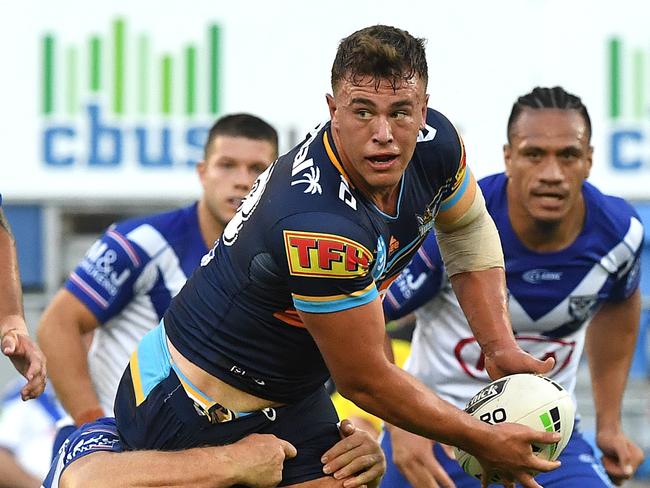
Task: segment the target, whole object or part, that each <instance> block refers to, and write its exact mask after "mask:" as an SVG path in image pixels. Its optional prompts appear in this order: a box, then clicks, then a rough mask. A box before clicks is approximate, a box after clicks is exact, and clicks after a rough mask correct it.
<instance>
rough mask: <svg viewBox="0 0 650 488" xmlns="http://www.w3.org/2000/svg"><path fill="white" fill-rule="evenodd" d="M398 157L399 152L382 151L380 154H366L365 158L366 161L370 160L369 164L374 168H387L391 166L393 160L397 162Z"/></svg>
mask: <svg viewBox="0 0 650 488" xmlns="http://www.w3.org/2000/svg"><path fill="white" fill-rule="evenodd" d="M398 157H399V154H395V153H382V154H373V155H372V156H368V157H367V158H366V160H367V161H369V162H370V165H371V166H372V167H373V168H374V169H380V170H381V169H388V168H389V167H391V166H392V165H393V164H394V163H395V162H397V158H398Z"/></svg>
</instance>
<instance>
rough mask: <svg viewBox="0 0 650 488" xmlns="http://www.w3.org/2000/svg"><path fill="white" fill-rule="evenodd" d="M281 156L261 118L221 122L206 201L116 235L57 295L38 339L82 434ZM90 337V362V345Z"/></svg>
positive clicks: (211, 138) (142, 220)
mask: <svg viewBox="0 0 650 488" xmlns="http://www.w3.org/2000/svg"><path fill="white" fill-rule="evenodd" d="M277 152H278V137H277V133H276V131H275V129H274V128H273V127H272V126H270V125H269V124H268V123H266V122H265V121H263V120H262V119H260V118H258V117H256V116H253V115H249V114H233V115H226V116H224V117H222V118H220V119H219V120H217V121H216V122H215V124H214V125H213V126H212V128H211V129H210V132H209V134H208V138H207V141H206V143H205V151H204V159H203V161H200V162H199V163H198V165H197V173H198V176H199V180H200V182H201V186H202V189H203V191H202V194H201V197H200V198H199V201H198V202H195V203H193V204H192V205H190V206H188V207H184V208H179V209H177V210H173V211H171V212H166V213H162V214H157V215H149V216H145V217H138V218H134V219H130V220H127V221H123V222H119V223H117V224H115V225H113V226H111V227H110V228H109V229H108V230H107V231H106V233H105V234H104V235H103V236H102V237H100V238H99V239H98V240H97V241H96V242H95V244H93V246H92V247H91V248H90V249H89V250H88V252H87V253H86V255H85V257H84V259H83V260H82V261H81V262H80V263H79V265H78V266H77V268H76V269H75V270H74V271H73V272H72V273H71V275H70V277H69V279H68V280H67V282H66V283H65V286H64V288H63V289H61V290H60V291H59V292H58V293H57V294H56V295H55V296H54V298H53V300H52V302H51V303H50V304H49V306H48V307H47V308H46V310H45V312H44V313H43V316H42V318H41V322H40V324H39V328H38V339H39V342H40V344H41V346H42V348H43V350H44V352H45V354H46V355H47V358H48V361H49V364H50V372H49V374H50V377H51V379H52V383H53V385H54V388H55V390H56V393H57V396H58V397H59V399H60V400H61V403H62V404H63V407H64V408H65V410H66V411H67V412H68V413H69V414H70V416H71V417H72V420H73V422H74V424H75V425H76V426H79V425H81V424H83V423H86V422H90V421H92V420H95V419H96V418H99V417H102V416H105V415H112V414H113V400H114V398H115V391H116V390H117V385H118V383H119V380H120V377H121V375H122V372H123V370H124V367H125V366H126V365H127V363H128V361H129V357H130V355H131V353H132V352H133V350H134V349H135V347H136V345H137V344H138V341H139V340H140V338H141V337H142V336H143V335H144V334H146V333H147V332H148V331H149V330H150V329H152V328H153V327H154V326H155V325H157V324H158V322H159V321H160V318H161V317H162V315H163V313H164V312H165V310H166V309H167V307H168V306H169V302H170V300H171V299H172V297H173V296H175V295H176V294H177V293H178V292H179V290H180V289H181V288H182V287H183V285H184V284H185V280H186V279H187V277H188V276H189V275H190V274H191V272H192V271H193V270H194V268H195V267H196V266H198V265H199V263H200V261H201V257H202V256H203V255H205V254H206V253H207V252H208V248H209V247H210V246H211V245H212V244H213V243H214V242H215V241H216V240H217V239H218V238H219V236H220V235H221V232H222V231H223V228H224V226H225V225H226V223H227V222H228V221H229V220H230V219H231V218H232V216H233V215H234V213H235V211H236V210H237V207H238V206H239V204H240V203H241V201H242V199H243V198H244V196H245V195H246V194H247V193H248V191H249V190H250V187H251V185H252V184H253V182H254V181H255V178H257V176H258V175H259V174H260V173H262V172H263V171H264V170H265V169H266V168H267V167H268V165H269V164H270V163H271V162H272V161H273V160H274V159H275V158H276V157H277ZM90 332H94V338H93V341H92V345H91V349H90V351H89V352H88V354H87V353H86V351H87V348H86V347H85V345H84V340H83V337H84V335H85V334H87V333H90ZM70 431H71V430H70V429H68V430H67V431H66V432H70Z"/></svg>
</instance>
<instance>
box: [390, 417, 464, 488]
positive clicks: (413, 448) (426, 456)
mask: <svg viewBox="0 0 650 488" xmlns="http://www.w3.org/2000/svg"><path fill="white" fill-rule="evenodd" d="M390 439H391V444H392V446H393V463H395V466H396V467H397V469H399V471H400V472H401V473H402V474H403V475H404V477H405V478H406V479H407V480H408V482H409V483H410V484H411V486H412V487H413V488H456V485H455V484H454V482H453V481H452V480H451V478H450V477H449V475H448V474H447V472H446V471H445V470H444V468H443V467H442V466H441V465H440V463H439V462H438V460H437V459H436V457H435V455H434V453H433V446H434V441H432V440H430V439H427V438H426V437H420V436H419V435H416V434H412V433H410V432H408V431H406V430H402V429H400V428H398V427H394V426H392V427H390Z"/></svg>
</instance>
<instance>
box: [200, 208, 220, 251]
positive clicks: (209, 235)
mask: <svg viewBox="0 0 650 488" xmlns="http://www.w3.org/2000/svg"><path fill="white" fill-rule="evenodd" d="M196 211H197V214H198V219H199V230H200V231H201V237H203V242H204V243H205V247H207V248H208V249H210V248H211V247H212V246H213V245H214V242H215V241H216V240H217V239H219V237H221V233H222V232H223V225H222V224H221V223H220V222H219V221H217V220H216V219H215V218H214V217H213V216H212V213H211V212H210V209H209V208H208V205H207V203H206V202H205V200H203V199H201V200H199V204H198V205H197V206H196Z"/></svg>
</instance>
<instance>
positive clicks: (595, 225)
mask: <svg viewBox="0 0 650 488" xmlns="http://www.w3.org/2000/svg"><path fill="white" fill-rule="evenodd" d="M506 184H507V178H506V176H505V175H504V174H502V173H501V174H497V175H493V176H489V177H487V178H484V179H482V180H481V181H479V185H480V186H481V189H482V191H483V195H484V196H485V200H486V205H487V208H488V211H489V212H490V214H491V215H492V218H493V219H494V221H495V224H496V226H497V229H498V230H499V235H500V237H501V242H502V246H503V252H504V258H505V267H506V269H505V271H506V286H507V288H508V294H509V298H508V300H509V301H508V306H509V311H510V317H511V321H512V326H513V329H514V332H515V336H516V339H517V342H518V343H519V345H520V347H521V348H522V349H523V350H525V351H528V352H529V353H531V354H532V355H534V356H535V357H538V358H540V359H545V358H547V357H554V358H555V361H556V362H555V369H554V370H553V371H552V372H551V373H550V374H549V376H551V377H553V378H554V379H555V380H556V381H558V382H559V383H560V384H562V385H563V386H564V387H565V388H566V389H567V390H568V391H570V392H572V393H573V390H574V387H575V383H576V373H577V369H578V363H579V361H580V357H581V355H582V351H583V347H584V342H585V333H586V326H587V324H588V323H589V320H590V319H591V318H592V317H593V316H594V314H595V313H596V312H597V311H598V309H599V307H600V306H601V305H602V304H603V303H607V302H618V301H621V300H624V299H626V298H628V297H629V296H631V295H632V294H633V293H634V292H635V290H636V289H637V288H638V285H639V279H640V275H639V266H640V263H639V258H640V254H641V250H642V245H643V226H642V224H641V221H640V219H639V217H638V215H637V214H636V212H635V211H634V209H633V208H632V207H631V206H630V205H629V204H628V203H627V202H625V201H624V200H622V199H621V198H616V197H613V196H608V195H604V194H602V193H601V192H600V191H599V190H598V189H597V188H596V187H594V186H593V185H591V184H589V183H587V182H585V183H584V184H583V188H582V195H583V197H584V201H585V209H586V216H585V222H584V227H583V229H582V232H581V233H580V234H579V235H578V237H577V238H576V239H575V241H574V242H573V243H572V244H571V245H570V246H568V247H567V248H566V249H563V250H561V251H558V252H549V253H538V252H535V251H531V250H530V249H528V248H526V247H525V246H524V245H523V244H522V243H521V242H520V241H519V239H518V238H517V236H516V234H515V232H514V230H513V229H512V226H511V224H510V219H509V217H508V202H507V197H506ZM418 307H421V308H418ZM413 310H416V312H415V313H416V317H417V326H416V330H415V333H414V336H413V343H412V349H411V356H410V358H409V359H408V360H407V363H406V369H407V370H408V371H409V372H410V373H412V374H413V375H414V376H416V377H418V378H419V379H420V380H422V381H423V382H425V383H426V384H427V385H428V386H430V387H431V388H433V389H434V390H435V391H436V392H437V393H439V394H440V395H441V396H442V397H443V398H445V399H446V400H448V401H450V402H451V403H454V404H455V405H457V406H458V407H461V408H464V406H465V405H466V403H467V402H468V401H469V400H470V398H471V397H472V396H473V395H474V394H475V393H476V392H477V391H478V390H479V389H481V388H482V387H483V386H484V385H485V384H486V383H488V382H489V381H490V380H489V379H488V375H487V373H486V371H485V368H484V362H483V356H482V354H481V350H480V347H479V345H478V343H477V342H476V340H475V339H474V337H473V335H472V332H471V330H470V328H469V325H468V324H467V321H466V319H465V316H464V315H463V312H462V310H461V308H460V306H459V304H458V301H457V300H456V296H455V295H454V292H453V290H452V288H451V285H450V283H449V279H448V278H447V276H446V275H445V272H444V267H443V263H442V259H441V258H440V251H439V250H438V245H437V242H436V239H435V236H433V235H432V236H430V237H429V238H427V240H426V241H425V242H424V244H423V245H422V247H421V248H420V250H419V251H418V254H417V255H416V257H415V258H414V259H413V261H412V262H411V263H410V264H409V266H408V267H407V268H406V269H405V270H404V272H403V273H402V274H401V275H400V277H399V278H398V279H397V280H395V281H394V282H393V284H392V285H391V287H390V289H389V290H388V293H387V295H386V299H385V300H384V312H385V314H386V316H387V319H389V320H390V319H395V318H398V317H401V316H404V315H406V314H407V313H409V312H411V311H413ZM611 326H612V327H616V324H611Z"/></svg>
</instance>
